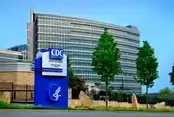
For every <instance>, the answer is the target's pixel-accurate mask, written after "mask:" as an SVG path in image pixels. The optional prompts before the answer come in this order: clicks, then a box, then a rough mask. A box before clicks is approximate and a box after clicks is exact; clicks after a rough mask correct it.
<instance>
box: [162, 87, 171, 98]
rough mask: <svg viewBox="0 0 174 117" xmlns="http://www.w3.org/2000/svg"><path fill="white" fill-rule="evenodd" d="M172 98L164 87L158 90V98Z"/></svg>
mask: <svg viewBox="0 0 174 117" xmlns="http://www.w3.org/2000/svg"><path fill="white" fill-rule="evenodd" d="M170 96H172V91H171V90H170V89H169V88H168V87H166V88H164V89H161V90H160V97H170Z"/></svg>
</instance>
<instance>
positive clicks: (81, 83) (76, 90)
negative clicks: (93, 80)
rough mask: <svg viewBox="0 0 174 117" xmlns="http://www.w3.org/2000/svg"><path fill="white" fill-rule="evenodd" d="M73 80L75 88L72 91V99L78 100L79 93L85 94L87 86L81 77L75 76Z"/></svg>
mask: <svg viewBox="0 0 174 117" xmlns="http://www.w3.org/2000/svg"><path fill="white" fill-rule="evenodd" d="M74 79H75V84H76V86H75V87H73V89H72V98H73V99H79V94H80V91H83V92H86V90H87V86H86V84H85V80H84V79H83V78H82V77H81V76H78V75H75V76H74Z"/></svg>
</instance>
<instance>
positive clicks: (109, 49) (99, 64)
mask: <svg viewBox="0 0 174 117" xmlns="http://www.w3.org/2000/svg"><path fill="white" fill-rule="evenodd" d="M119 59H120V50H119V48H118V47H117V42H116V41H115V40H114V38H113V37H112V35H110V34H109V33H108V30H107V29H105V30H104V33H103V34H102V35H101V36H100V39H99V42H98V44H97V46H96V48H95V50H94V52H93V57H92V66H93V71H95V72H96V73H97V74H98V75H100V76H101V81H102V82H105V85H106V97H107V93H108V85H109V84H110V82H111V81H113V80H114V78H115V76H116V75H118V74H119V73H120V72H121V67H120V66H121V65H120V62H119ZM106 106H107V101H106Z"/></svg>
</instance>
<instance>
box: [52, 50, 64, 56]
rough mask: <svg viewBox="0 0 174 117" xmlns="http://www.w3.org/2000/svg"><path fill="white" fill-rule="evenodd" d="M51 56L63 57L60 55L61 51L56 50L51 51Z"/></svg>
mask: <svg viewBox="0 0 174 117" xmlns="http://www.w3.org/2000/svg"><path fill="white" fill-rule="evenodd" d="M51 55H53V56H61V57H62V56H63V55H62V50H56V49H53V50H51Z"/></svg>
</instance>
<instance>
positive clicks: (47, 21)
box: [27, 10, 141, 93]
mask: <svg viewBox="0 0 174 117" xmlns="http://www.w3.org/2000/svg"><path fill="white" fill-rule="evenodd" d="M104 28H108V31H109V33H110V34H112V35H113V37H114V38H115V40H116V41H117V43H118V46H119V48H120V51H121V59H120V62H121V66H122V71H123V73H122V74H120V75H118V76H117V77H116V79H115V81H114V82H112V83H111V86H112V87H113V90H115V91H117V90H119V89H120V87H121V86H124V90H125V92H131V93H132V92H135V93H141V86H140V84H138V83H137V82H136V81H135V80H134V78H133V76H135V75H136V64H135V60H136V57H137V55H136V54H137V52H138V50H137V48H138V47H139V46H140V40H139V36H140V33H139V31H138V29H137V28H136V27H134V26H132V25H128V26H119V25H114V24H108V23H104V22H98V21H93V20H87V19H82V18H75V17H65V16H58V15H51V14H42V13H35V12H33V11H32V10H31V11H30V22H29V23H28V24H27V33H28V34H27V39H28V50H29V53H30V55H29V57H30V59H31V60H33V59H34V58H35V56H36V53H37V52H38V51H39V50H40V49H41V48H49V47H57V48H63V49H64V50H65V54H67V55H68V56H69V57H70V60H71V63H72V69H73V71H74V73H75V74H76V75H80V76H82V77H83V78H84V79H85V80H86V81H87V82H88V83H89V84H91V83H93V84H95V83H100V80H99V76H98V75H97V74H96V73H94V72H93V71H92V69H91V68H92V66H91V62H92V59H91V58H92V52H93V51H94V48H95V46H96V44H97V43H98V40H99V38H100V35H101V34H102V33H103V31H104ZM122 82H123V83H124V85H122V84H123V83H122Z"/></svg>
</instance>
